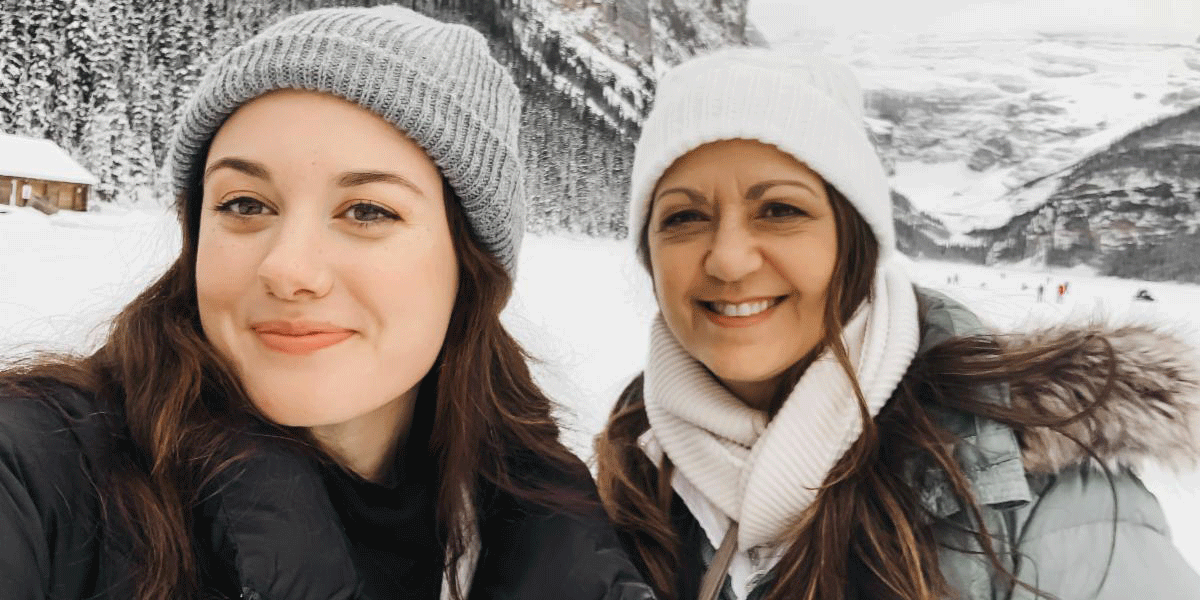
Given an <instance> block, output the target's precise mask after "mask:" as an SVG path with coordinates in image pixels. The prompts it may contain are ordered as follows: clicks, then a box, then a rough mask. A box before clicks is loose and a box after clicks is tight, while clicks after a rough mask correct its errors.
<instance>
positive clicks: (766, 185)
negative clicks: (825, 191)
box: [746, 179, 820, 200]
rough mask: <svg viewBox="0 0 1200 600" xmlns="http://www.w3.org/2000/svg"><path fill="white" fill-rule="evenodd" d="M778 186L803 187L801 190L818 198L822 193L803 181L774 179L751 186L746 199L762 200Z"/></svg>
mask: <svg viewBox="0 0 1200 600" xmlns="http://www.w3.org/2000/svg"><path fill="white" fill-rule="evenodd" d="M777 185H792V186H796V187H801V188H804V189H806V190H808V191H809V193H811V194H813V195H815V196H818V197H819V196H820V193H819V192H818V191H817V190H815V189H813V186H812V185H811V184H809V183H805V182H803V181H799V180H796V179H772V180H769V181H763V182H760V183H756V184H754V185H752V186H750V189H749V190H747V191H746V199H747V200H758V199H759V198H762V196H763V194H765V193H767V190H769V189H771V188H773V187H775V186H777Z"/></svg>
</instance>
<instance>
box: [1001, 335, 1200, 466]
mask: <svg viewBox="0 0 1200 600" xmlns="http://www.w3.org/2000/svg"><path fill="white" fill-rule="evenodd" d="M1005 339H1006V346H1007V348H1008V349H1009V350H1015V351H1017V352H1021V351H1027V350H1035V349H1037V348H1039V347H1046V345H1047V344H1049V345H1057V344H1058V343H1059V342H1069V341H1070V340H1072V339H1074V340H1079V341H1083V340H1086V342H1084V343H1078V344H1073V345H1071V344H1068V346H1069V347H1070V348H1071V349H1070V351H1069V352H1067V354H1066V355H1064V356H1062V357H1061V362H1062V363H1063V364H1062V366H1061V368H1058V369H1055V370H1054V374H1053V375H1052V376H1045V377H1030V378H1024V379H1022V380H1021V381H1016V382H1013V383H1012V384H1011V388H1012V406H1013V407H1014V408H1021V407H1026V408H1028V409H1029V410H1030V412H1032V413H1033V414H1040V415H1046V416H1055V417H1060V418H1066V417H1070V416H1072V415H1075V414H1077V413H1078V412H1079V411H1081V410H1084V409H1086V408H1087V407H1089V406H1091V405H1092V404H1093V403H1094V402H1095V401H1096V400H1098V399H1099V398H1098V396H1099V395H1100V394H1101V393H1102V392H1103V390H1104V387H1105V381H1106V377H1107V374H1108V373H1109V369H1110V355H1109V348H1110V347H1111V349H1112V354H1111V357H1112V359H1113V361H1112V367H1111V368H1113V369H1114V371H1113V381H1112V386H1111V389H1110V391H1109V396H1108V399H1107V401H1106V402H1105V403H1104V404H1102V405H1101V406H1100V407H1098V408H1097V409H1096V410H1095V411H1094V412H1092V413H1091V414H1089V415H1087V416H1085V417H1083V418H1081V419H1080V420H1078V421H1076V422H1073V423H1071V424H1069V425H1067V426H1066V427H1065V432H1066V433H1067V434H1069V435H1070V436H1073V437H1074V438H1076V439H1077V440H1079V441H1080V442H1083V443H1084V444H1086V445H1087V446H1088V447H1090V448H1091V450H1092V451H1093V452H1095V455H1096V457H1098V458H1100V459H1101V460H1103V461H1104V462H1105V464H1107V465H1109V466H1113V467H1115V466H1118V465H1121V466H1138V465H1140V464H1142V463H1144V462H1146V461H1153V462H1156V463H1161V464H1163V465H1164V466H1168V467H1171V468H1175V469H1178V470H1183V469H1188V468H1192V467H1195V466H1196V465H1197V464H1198V463H1200V350H1198V349H1197V348H1196V347H1195V346H1193V345H1192V344H1189V343H1188V342H1187V341H1185V340H1184V339H1183V337H1182V336H1181V335H1179V334H1177V333H1171V332H1168V331H1166V330H1164V329H1163V328H1161V327H1153V326H1148V325H1125V326H1118V327H1113V326H1105V325H1091V326H1088V327H1084V328H1071V329H1064V328H1054V329H1047V330H1043V331H1040V332H1036V333H1029V334H1022V335H1017V336H1012V337H1006V338H1005ZM1021 442H1022V449H1023V457H1024V463H1025V468H1026V469H1027V470H1029V471H1031V472H1040V473H1047V472H1055V471H1058V470H1060V469H1061V468H1062V467H1065V466H1067V465H1071V464H1076V463H1081V462H1086V461H1088V460H1089V458H1091V456H1090V455H1089V454H1088V452H1087V451H1085V450H1084V449H1083V448H1082V447H1080V445H1079V444H1077V443H1076V442H1075V441H1072V440H1071V439H1069V438H1068V437H1067V435H1064V434H1063V433H1059V432H1057V431H1054V430H1052V429H1050V428H1046V427H1034V428H1030V429H1029V430H1027V431H1025V432H1024V434H1023V435H1022V440H1021Z"/></svg>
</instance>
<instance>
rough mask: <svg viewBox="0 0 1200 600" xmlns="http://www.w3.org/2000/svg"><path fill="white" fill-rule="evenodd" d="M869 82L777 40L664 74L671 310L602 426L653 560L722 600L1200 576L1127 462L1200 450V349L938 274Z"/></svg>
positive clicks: (923, 596)
mask: <svg viewBox="0 0 1200 600" xmlns="http://www.w3.org/2000/svg"><path fill="white" fill-rule="evenodd" d="M862 102H863V99H862V95H861V91H860V89H859V87H858V84H857V82H856V81H855V78H854V76H853V75H852V74H851V73H850V71H849V70H848V69H847V68H845V67H844V66H842V65H840V64H837V63H835V62H832V61H830V60H827V59H824V58H822V57H819V56H788V55H785V54H781V53H776V52H772V51H766V50H747V49H741V50H726V51H722V52H717V53H715V54H712V55H708V56H704V57H700V58H697V59H694V60H691V61H689V62H687V63H685V64H683V65H681V66H679V67H676V68H675V69H673V70H672V71H670V72H668V73H667V74H666V75H665V77H664V79H663V80H662V82H661V83H660V86H659V88H658V92H657V98H656V100H655V104H654V107H653V110H652V112H651V114H650V115H649V117H648V119H647V121H646V123H645V125H644V129H643V131H642V135H641V139H640V140H639V142H638V146H637V150H636V155H635V158H634V167H633V177H632V179H633V186H632V192H631V208H630V220H631V225H630V231H631V232H632V235H633V239H634V241H635V243H636V244H637V245H638V250H639V252H640V254H641V257H642V259H643V261H644V263H645V266H646V267H647V269H648V271H649V272H650V275H651V278H652V281H653V285H654V291H655V294H656V297H657V300H658V306H659V310H660V317H659V318H658V319H657V320H656V322H655V323H654V326H653V330H652V333H651V341H650V352H649V359H648V363H647V365H646V368H645V372H644V375H643V376H640V377H638V378H637V379H636V380H635V381H634V382H633V383H632V384H630V386H629V387H628V388H627V389H626V391H625V393H624V394H623V395H622V397H621V398H620V400H619V402H618V403H617V406H616V408H615V409H614V411H613V414H612V417H611V419H610V421H609V423H608V425H607V428H606V430H605V431H604V432H603V433H602V434H601V436H600V437H599V438H598V440H597V454H598V461H599V476H598V481H599V483H600V491H601V495H602V497H603V499H604V502H605V506H606V507H607V508H608V510H609V513H610V515H611V516H612V517H613V519H614V521H615V522H616V523H617V525H618V529H619V530H620V532H621V533H622V537H623V539H624V540H625V542H626V544H627V547H628V548H629V549H630V550H631V552H632V553H634V554H635V555H636V560H637V562H638V564H639V568H640V569H641V571H642V573H643V574H644V575H645V576H646V577H647V579H648V580H649V581H651V582H652V585H653V587H654V588H655V590H656V591H657V592H658V594H659V597H660V598H679V599H692V598H700V599H702V600H712V599H713V598H718V597H720V598H724V599H726V600H735V599H736V600H744V599H755V600H757V599H768V600H782V599H785V598H786V599H797V598H805V599H818V598H819V599H821V600H831V599H837V598H885V597H886V598H909V599H920V600H933V599H940V598H966V599H970V600H983V599H989V600H990V599H993V598H1010V597H1016V598H1027V597H1035V596H1037V597H1049V595H1051V594H1052V595H1054V596H1056V597H1059V598H1085V597H1088V598H1092V597H1096V598H1108V599H1117V598H1130V597H1135V596H1143V597H1155V598H1185V597H1188V598H1191V597H1197V594H1198V593H1200V592H1197V590H1200V577H1197V575H1196V573H1195V572H1194V571H1193V570H1192V569H1191V568H1190V567H1189V566H1188V565H1187V564H1186V563H1185V562H1184V560H1183V559H1182V558H1181V557H1180V555H1179V553H1178V551H1177V550H1176V549H1175V547H1174V546H1173V545H1172V544H1171V542H1170V539H1169V537H1168V535H1167V528H1166V523H1165V521H1164V518H1163V515H1162V512H1161V510H1160V509H1159V507H1158V503H1157V501H1156V500H1155V498H1154V497H1153V496H1152V495H1151V494H1150V493H1149V492H1147V491H1146V489H1145V488H1144V487H1143V486H1142V484H1141V483H1140V481H1139V480H1138V479H1137V477H1136V476H1135V475H1134V474H1133V473H1132V472H1131V471H1130V470H1129V469H1128V468H1126V467H1127V465H1129V464H1131V463H1133V462H1136V461H1138V460H1143V459H1148V458H1163V459H1171V460H1175V461H1179V462H1186V461H1192V460H1194V459H1195V458H1196V457H1197V439H1196V438H1197V431H1198V427H1197V426H1198V424H1200V398H1198V396H1200V361H1198V360H1197V353H1196V350H1195V349H1194V348H1192V347H1190V346H1188V345H1187V344H1186V343H1184V341H1183V340H1180V339H1178V338H1176V337H1173V336H1171V335H1169V334H1167V333H1164V332H1161V331H1156V330H1153V329H1150V328H1145V327H1126V328H1121V329H1099V328H1092V329H1073V328H1069V327H1061V328H1058V329H1053V330H1050V331H1046V332H1041V333H1038V334H1030V335H1009V336H999V335H991V334H988V332H986V331H985V330H984V329H983V328H982V327H981V325H980V323H979V321H978V319H976V318H975V316H974V315H973V314H972V313H970V312H969V311H968V310H967V309H966V308H964V307H962V306H960V305H958V304H956V303H955V302H953V301H951V300H950V299H948V298H946V297H944V296H941V295H939V294H936V293H934V292H931V291H928V290H923V289H918V288H914V286H913V284H912V283H911V282H910V280H909V279H908V277H907V276H906V274H905V271H904V269H902V268H901V267H900V265H899V263H898V262H897V260H896V250H895V233H894V227H893V223H892V209H891V199H890V195H889V190H888V185H887V180H886V178H885V176H884V171H883V168H882V166H881V164H880V162H879V159H878V158H877V156H876V154H875V152H874V148H873V147H872V146H871V144H870V141H869V139H868V137H867V134H866V132H865V130H864V127H863V115H862Z"/></svg>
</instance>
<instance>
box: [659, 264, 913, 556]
mask: <svg viewBox="0 0 1200 600" xmlns="http://www.w3.org/2000/svg"><path fill="white" fill-rule="evenodd" d="M918 337H919V331H918V323H917V301H916V296H915V294H914V292H913V287H912V282H911V281H910V280H909V278H908V276H907V274H906V273H905V272H904V271H903V269H902V268H901V267H900V266H899V265H897V264H895V263H894V262H892V261H890V260H885V261H882V262H881V263H880V265H879V268H878V270H877V271H876V275H875V279H874V281H873V282H872V298H871V300H870V301H868V302H864V303H863V304H862V305H861V306H860V307H859V308H858V310H857V311H856V312H855V314H854V316H853V317H852V318H851V319H850V321H849V322H848V323H846V325H845V328H844V333H843V338H842V339H843V342H844V343H845V346H846V350H847V353H848V355H849V358H850V362H851V364H852V365H853V367H854V372H855V375H856V376H857V378H858V381H859V385H860V386H861V388H862V392H863V395H864V396H865V398H866V401H867V408H868V410H869V411H870V414H871V416H872V417H873V416H875V415H876V414H878V413H879V410H880V409H881V408H882V407H883V405H884V403H885V402H887V400H888V398H889V397H890V396H891V395H892V392H893V391H894V390H895V388H896V385H897V384H899V382H900V379H901V377H903V375H904V373H905V371H906V370H907V369H908V366H909V363H910V362H912V359H913V357H914V356H915V355H916V350H917V345H918V341H919V340H918ZM644 394H645V403H646V414H647V416H648V417H649V420H650V432H651V433H652V434H653V436H654V437H655V440H656V441H657V442H658V445H659V446H661V448H662V449H663V451H664V452H666V454H667V456H669V457H670V458H671V461H672V462H673V463H674V464H675V465H676V468H677V469H678V470H679V471H680V474H682V475H683V476H685V477H686V478H687V479H688V480H689V481H690V482H691V483H692V484H693V485H694V486H695V487H696V488H698V489H699V490H700V492H701V493H702V494H703V495H704V496H705V498H706V499H708V500H709V502H711V503H712V504H713V505H714V506H716V507H717V508H719V509H720V510H721V511H722V512H724V513H725V516H727V517H728V518H730V519H732V520H733V521H735V522H737V523H738V524H739V530H738V548H741V549H748V548H752V547H755V546H760V545H769V544H774V543H777V542H779V541H781V540H782V537H783V536H784V534H785V533H787V529H788V527H789V526H791V525H792V524H793V523H794V522H795V519H796V518H797V517H798V516H799V515H800V514H801V512H802V511H803V510H804V509H806V508H807V507H808V506H809V505H810V504H811V503H812V501H813V499H814V498H815V496H816V490H817V488H819V487H820V485H821V483H822V482H823V481H824V480H825V477H826V476H827V475H828V474H829V471H830V470H831V469H832V468H833V465H834V463H835V462H837V460H838V459H839V458H841V456H842V455H843V454H845V452H846V450H847V449H848V448H849V447H850V445H851V444H852V443H853V442H854V440H855V439H857V438H858V436H859V435H860V434H861V433H862V421H861V417H860V412H859V408H858V402H857V400H856V399H855V396H854V391H853V388H852V387H851V383H850V380H849V378H848V377H847V376H846V373H845V372H844V371H843V370H842V367H841V365H839V364H838V362H837V359H836V358H835V357H834V356H833V354H832V352H831V351H829V350H826V351H825V352H823V353H822V354H821V355H820V356H818V357H817V359H816V360H815V361H814V362H813V363H812V365H810V366H809V367H808V369H807V370H806V371H805V372H804V374H803V375H802V376H801V378H800V380H799V382H797V384H796V387H795V388H794V389H793V390H792V392H791V393H790V394H789V395H788V397H787V399H786V400H785V401H784V403H783V406H782V407H781V408H780V410H779V411H778V413H776V415H775V418H774V419H772V420H771V421H770V422H769V423H768V422H767V417H766V414H765V413H764V412H762V411H759V410H755V409H752V408H750V407H748V406H746V405H745V404H743V403H742V402H741V401H740V400H738V399H737V398H736V397H735V396H734V395H733V394H732V393H730V392H729V391H728V390H727V389H726V388H725V387H724V386H723V385H721V383H720V382H719V381H717V379H716V378H715V377H714V376H713V375H712V374H711V373H710V372H709V371H708V370H707V369H706V368H705V367H704V365H702V364H700V363H699V362H698V361H697V360H696V359H694V358H692V357H691V356H690V355H689V354H688V353H687V352H686V351H685V350H684V349H683V347H682V346H680V345H679V342H678V340H676V339H675V336H674V335H672V334H671V331H670V329H668V328H667V325H666V323H665V321H663V318H662V315H661V314H660V315H659V316H658V317H657V318H656V319H655V322H654V325H653V329H652V332H651V339H650V355H649V362H648V364H647V366H646V373H645V388H644Z"/></svg>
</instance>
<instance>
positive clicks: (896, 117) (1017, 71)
mask: <svg viewBox="0 0 1200 600" xmlns="http://www.w3.org/2000/svg"><path fill="white" fill-rule="evenodd" d="M778 45H780V46H783V47H791V48H796V49H808V50H820V51H822V52H826V53H829V54H831V55H834V56H837V57H840V58H842V59H843V60H846V61H848V62H850V63H851V64H852V65H853V66H854V68H855V70H856V72H857V73H858V75H859V77H860V78H861V79H862V81H863V85H864V88H865V90H866V91H867V93H868V113H869V115H871V116H872V117H873V118H874V119H876V120H877V123H882V125H880V126H877V127H874V128H873V129H885V130H886V132H885V133H886V135H883V136H880V135H877V139H880V142H881V151H882V153H883V155H884V158H885V161H886V162H888V163H889V164H890V165H891V166H892V168H893V169H894V174H893V177H892V184H893V186H894V187H895V189H896V190H897V191H899V192H900V193H902V194H904V195H905V196H907V197H908V198H909V199H910V200H911V201H912V202H913V203H914V205H916V206H917V207H918V208H920V209H922V210H926V211H929V212H932V213H934V214H935V215H937V216H938V217H940V218H941V219H942V220H943V221H944V222H945V223H946V225H947V226H948V227H949V228H950V229H951V230H953V231H957V232H966V231H968V230H970V229H976V228H994V227H999V226H1001V225H1003V224H1004V223H1005V222H1007V221H1008V220H1009V219H1010V218H1012V217H1013V216H1014V215H1015V214H1018V213H1019V212H1023V211H1025V210H1028V209H1030V208H1032V207H1036V206H1037V205H1038V204H1040V202H1041V201H1044V200H1045V199H1046V198H1047V197H1048V196H1049V195H1050V194H1051V193H1052V192H1053V191H1054V190H1053V188H1052V187H1049V186H1047V189H1046V190H1045V191H1044V193H1043V195H1041V196H1040V197H1034V195H1029V194H1026V195H1024V196H1023V197H1022V200H1023V202H1024V203H1025V204H1024V205H1021V206H1016V205H1014V204H1013V203H1012V199H1011V198H1006V197H1005V195H1006V193H1007V192H1008V191H1009V190H1011V189H1013V188H1016V187H1017V186H1020V185H1022V184H1024V183H1026V182H1029V181H1031V180H1034V179H1037V178H1039V177H1043V176H1046V175H1051V174H1054V173H1056V172H1059V171H1062V170H1064V169H1066V168H1068V167H1070V166H1072V165H1074V164H1075V163H1077V162H1079V161H1081V160H1083V159H1084V158H1086V157H1087V156H1089V155H1090V154H1091V153H1093V152H1095V151H1097V150H1100V149H1103V148H1105V147H1107V146H1108V145H1109V144H1111V143H1112V142H1114V141H1116V140H1117V139H1119V138H1120V137H1122V136H1124V135H1126V134H1127V133H1129V132H1131V131H1133V130H1135V129H1137V128H1139V127H1141V126H1143V125H1146V124H1148V123H1150V122H1152V121H1156V120H1158V119H1160V118H1162V117H1164V116H1167V115H1172V114H1176V113H1179V112H1182V111H1184V110H1185V109H1187V108H1190V107H1194V106H1197V105H1200V43H1164V42H1160V41H1158V40H1156V39H1154V38H1153V37H1151V36H1147V35H1145V34H1141V35H1138V34H1129V35H1128V36H1126V37H1117V36H1115V35H1114V34H1113V33H1111V32H1108V33H1105V34H1103V35H1101V34H1083V33H1080V34H1070V35H1068V34H1038V33H1027V34H1012V35H999V34H985V35H980V34H973V35H971V36H964V35H955V34H953V33H949V32H946V33H939V34H921V35H911V34H910V35H891V34H882V33H857V34H848V35H836V36H835V35H833V34H830V33H820V32H807V33H806V32H798V33H797V34H795V35H793V36H792V37H790V38H787V39H785V40H783V41H781V42H779V44H778ZM877 133H878V132H877Z"/></svg>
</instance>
